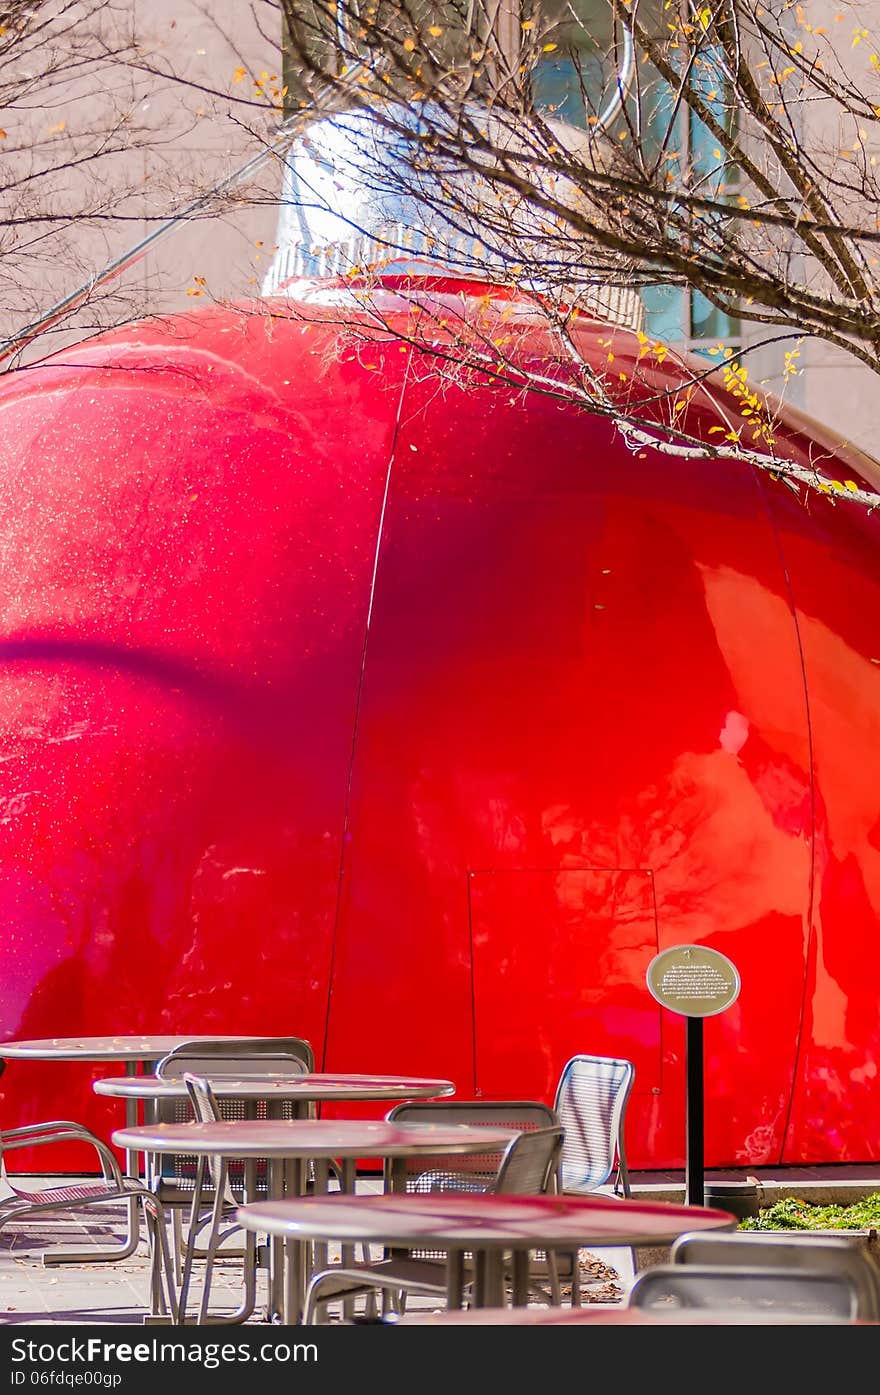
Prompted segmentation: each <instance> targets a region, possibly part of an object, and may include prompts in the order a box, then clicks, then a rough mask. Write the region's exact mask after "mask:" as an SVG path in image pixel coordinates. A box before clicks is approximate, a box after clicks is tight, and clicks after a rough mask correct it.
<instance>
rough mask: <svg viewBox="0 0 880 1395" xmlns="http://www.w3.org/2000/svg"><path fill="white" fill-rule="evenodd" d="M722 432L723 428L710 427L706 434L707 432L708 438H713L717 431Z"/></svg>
mask: <svg viewBox="0 0 880 1395" xmlns="http://www.w3.org/2000/svg"><path fill="white" fill-rule="evenodd" d="M723 430H724V427H723V426H710V427H709V430H708V432H707V433H706V434H707V435H709V436H714V435H715V434H716V432H718V431H723Z"/></svg>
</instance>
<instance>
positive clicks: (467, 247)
mask: <svg viewBox="0 0 880 1395" xmlns="http://www.w3.org/2000/svg"><path fill="white" fill-rule="evenodd" d="M432 271H433V273H434V274H435V275H440V276H444V275H445V276H452V277H461V278H462V279H465V278H467V279H471V280H473V279H478V280H483V281H487V282H488V281H494V282H499V283H501V284H504V283H505V282H507V283H508V284H512V283H514V282H516V283H517V284H520V285H522V286H523V287H524V288H525V289H529V290H531V291H535V292H538V293H541V292H543V293H546V294H551V295H552V297H553V299H554V300H557V301H563V300H564V301H566V302H567V303H570V304H574V305H577V306H578V308H579V309H580V310H582V311H584V312H585V313H586V314H589V315H593V316H595V318H596V319H599V320H604V321H607V322H608V323H610V324H615V325H620V326H622V327H624V328H626V329H630V330H632V331H633V332H637V331H639V330H641V329H642V328H643V324H644V307H643V305H642V300H641V296H640V295H639V292H638V291H636V290H634V289H633V288H632V287H631V286H616V285H600V284H598V283H595V284H593V283H591V284H586V285H576V286H570V285H569V286H567V285H565V283H564V276H563V275H562V273H561V271H560V273H559V275H558V276H557V277H554V278H553V282H552V290H551V285H550V282H549V281H548V282H547V283H542V282H541V281H540V280H538V279H532V280H528V281H526V282H523V281H522V279H521V278H519V279H517V278H515V277H514V276H513V275H512V274H510V273H508V274H507V275H505V267H504V262H503V259H502V258H500V257H499V256H498V255H497V254H495V255H493V254H492V253H490V252H489V251H488V250H487V249H486V248H485V247H484V246H482V245H481V244H480V243H479V242H478V241H477V239H476V238H472V239H467V238H465V237H464V236H458V237H456V238H455V239H454V240H450V239H440V238H439V237H436V236H432V235H429V234H427V233H425V232H423V231H422V230H421V229H420V228H414V227H412V226H411V225H409V224H404V223H398V224H394V225H386V226H385V227H383V228H380V229H378V230H377V231H376V232H375V233H373V234H370V235H366V234H360V235H357V234H353V235H352V236H351V237H350V238H346V239H343V240H340V241H336V242H332V243H328V244H326V245H325V246H313V247H307V246H305V245H304V244H302V243H298V242H290V243H288V244H287V245H286V246H281V247H279V248H278V251H277V252H276V254H275V257H274V259H273V261H272V265H271V266H270V268H269V270H268V272H267V273H266V276H265V278H264V280H263V287H262V291H263V295H265V296H277V295H283V294H284V293H285V287H286V285H287V284H288V283H290V282H291V281H295V280H299V279H307V280H316V281H320V280H329V279H332V278H334V277H339V276H354V275H363V276H365V277H367V278H370V277H380V276H382V275H383V273H384V274H388V275H404V276H405V275H407V274H412V275H425V274H431V272H432Z"/></svg>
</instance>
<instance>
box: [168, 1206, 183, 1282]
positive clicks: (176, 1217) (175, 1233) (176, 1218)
mask: <svg viewBox="0 0 880 1395" xmlns="http://www.w3.org/2000/svg"><path fill="white" fill-rule="evenodd" d="M171 1231H172V1239H173V1245H172V1251H173V1254H174V1281H175V1283H176V1284H178V1285H179V1284H181V1283H182V1282H183V1270H182V1267H181V1260H182V1257H183V1255H184V1254H185V1253H186V1247H185V1246H184V1243H183V1217H182V1216H181V1212H180V1207H179V1206H175V1207H174V1208H173V1209H172V1212H171Z"/></svg>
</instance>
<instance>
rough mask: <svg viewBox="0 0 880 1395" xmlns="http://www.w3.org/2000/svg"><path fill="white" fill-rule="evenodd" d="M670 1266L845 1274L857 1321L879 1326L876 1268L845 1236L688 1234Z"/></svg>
mask: <svg viewBox="0 0 880 1395" xmlns="http://www.w3.org/2000/svg"><path fill="white" fill-rule="evenodd" d="M669 1261H670V1263H671V1264H688V1265H691V1264H702V1265H712V1266H713V1267H717V1266H718V1265H727V1264H732V1265H737V1266H739V1267H743V1266H748V1267H749V1268H752V1269H757V1268H774V1269H782V1268H785V1269H790V1270H792V1271H795V1272H796V1271H800V1270H802V1269H814V1270H817V1271H820V1272H821V1273H827V1274H848V1275H849V1276H850V1277H851V1278H852V1280H853V1282H854V1283H855V1285H856V1288H857V1290H858V1316H859V1318H861V1319H863V1320H867V1321H869V1322H877V1321H880V1266H878V1265H877V1264H876V1262H875V1261H874V1260H873V1259H872V1258H871V1256H870V1255H869V1254H868V1253H867V1252H866V1251H865V1249H864V1247H863V1246H862V1245H860V1244H859V1242H858V1241H857V1240H854V1239H852V1237H850V1236H847V1235H818V1234H800V1235H797V1234H795V1235H792V1234H791V1233H789V1232H785V1231H781V1232H778V1233H773V1232H756V1231H729V1232H726V1231H725V1232H719V1233H718V1234H712V1233H705V1232H690V1231H688V1232H686V1233H685V1234H684V1235H680V1236H679V1237H678V1239H677V1240H676V1241H675V1242H674V1243H673V1245H672V1247H671V1249H670V1252H669Z"/></svg>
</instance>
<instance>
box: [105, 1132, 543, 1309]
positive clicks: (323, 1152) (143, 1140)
mask: <svg viewBox="0 0 880 1395" xmlns="http://www.w3.org/2000/svg"><path fill="white" fill-rule="evenodd" d="M516 1133H517V1131H516V1130H515V1129H501V1128H498V1129H496V1128H490V1127H486V1126H483V1125H469V1124H448V1125H440V1124H392V1123H388V1122H387V1120H385V1119H363V1120H362V1119H336V1120H334V1119H281V1120H273V1119H253V1120H249V1119H229V1120H222V1121H220V1122H216V1123H207V1124H203V1123H197V1122H192V1123H188V1124H155V1125H148V1124H142V1125H139V1126H138V1127H136V1128H124V1129H117V1130H116V1131H115V1132H114V1133H113V1135H112V1139H113V1142H114V1143H115V1144H117V1145H118V1146H119V1147H122V1148H131V1149H134V1150H135V1151H137V1152H146V1153H192V1154H194V1155H195V1156H196V1157H197V1158H199V1160H200V1163H201V1162H203V1161H204V1160H205V1159H207V1158H209V1157H212V1158H220V1159H230V1158H235V1159H244V1160H245V1161H247V1160H249V1159H257V1160H260V1161H265V1163H266V1165H267V1188H268V1192H269V1197H270V1200H269V1201H268V1202H254V1201H252V1202H250V1203H248V1204H246V1205H245V1206H244V1207H242V1208H240V1214H241V1216H242V1217H244V1216H246V1215H248V1213H249V1212H252V1211H255V1210H259V1208H260V1207H261V1206H272V1205H279V1204H282V1205H283V1204H285V1203H284V1197H285V1194H286V1195H287V1196H301V1195H302V1192H303V1190H304V1165H305V1164H306V1163H308V1162H315V1163H321V1162H327V1161H328V1160H329V1159H331V1158H333V1159H338V1160H349V1161H351V1162H354V1161H355V1160H356V1159H358V1158H383V1159H385V1160H387V1161H391V1162H392V1163H393V1162H394V1160H403V1159H405V1158H411V1157H413V1156H415V1155H416V1154H422V1155H424V1156H426V1157H431V1156H432V1155H435V1154H438V1155H441V1156H443V1157H447V1156H449V1155H454V1154H479V1153H489V1152H503V1151H504V1149H505V1147H506V1146H507V1144H508V1143H509V1142H510V1140H511V1139H512V1138H515V1137H516ZM198 1181H199V1179H198V1177H197V1179H196V1185H197V1186H198ZM397 1199H398V1200H399V1199H400V1198H397ZM312 1200H313V1201H319V1202H321V1203H322V1204H327V1203H329V1202H331V1201H332V1200H334V1198H332V1197H313V1198H312ZM336 1200H344V1201H350V1202H354V1201H356V1200H357V1198H355V1197H353V1196H347V1195H344V1194H343V1195H340V1196H338V1197H337V1198H336ZM290 1204H298V1203H290ZM242 1224H246V1222H245V1221H244V1220H242ZM251 1229H255V1230H258V1231H259V1230H266V1233H267V1234H269V1235H270V1237H271V1239H272V1243H271V1244H270V1246H269V1304H268V1316H269V1320H270V1321H276V1322H277V1321H281V1322H288V1323H291V1322H298V1321H299V1320H300V1318H301V1315H302V1306H303V1297H304V1293H305V1282H306V1277H307V1276H306V1267H307V1262H308V1255H309V1251H310V1241H311V1240H312V1239H315V1240H318V1241H321V1240H322V1239H323V1238H324V1237H322V1236H320V1235H316V1236H314V1237H312V1236H309V1235H307V1234H305V1233H303V1234H302V1235H285V1234H284V1233H283V1232H276V1231H274V1230H270V1229H268V1228H267V1227H264V1226H262V1225H260V1224H256V1225H252V1226H251ZM330 1238H335V1237H330ZM342 1238H343V1240H345V1239H346V1237H342ZM285 1241H287V1242H291V1243H287V1244H285ZM352 1243H356V1240H355V1241H353V1242H352ZM285 1252H286V1257H285Z"/></svg>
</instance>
